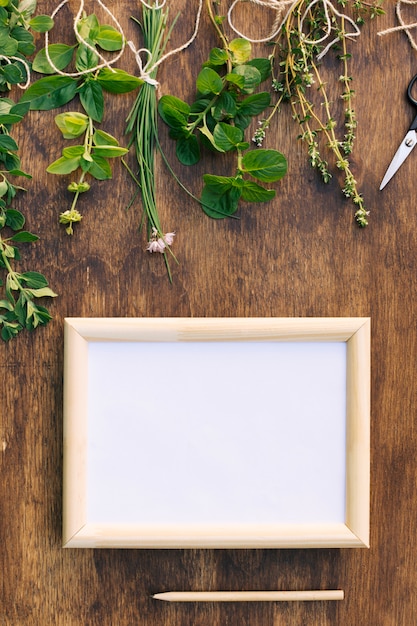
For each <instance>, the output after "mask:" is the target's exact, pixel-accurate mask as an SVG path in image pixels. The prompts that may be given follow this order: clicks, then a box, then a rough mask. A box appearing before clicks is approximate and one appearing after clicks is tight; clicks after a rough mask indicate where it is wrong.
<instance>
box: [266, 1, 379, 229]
mask: <svg viewBox="0 0 417 626" xmlns="http://www.w3.org/2000/svg"><path fill="white" fill-rule="evenodd" d="M338 3H339V4H340V5H342V6H343V7H350V9H351V11H352V12H353V14H354V16H355V22H354V23H355V27H357V28H358V27H359V25H361V24H363V22H364V19H365V17H366V16H370V17H371V18H373V17H375V16H377V15H380V14H381V13H383V11H382V8H381V0H376V1H375V2H372V3H369V4H368V3H366V2H363V0H353V1H349V0H338ZM329 10H330V9H329V7H328V8H327V9H326V10H324V9H323V6H322V5H321V3H318V2H315V1H314V0H299V1H298V2H296V3H295V4H294V5H293V6H292V8H291V11H290V12H289V13H288V15H287V17H286V20H285V22H284V23H283V25H282V28H281V30H280V32H279V34H278V36H277V38H276V41H275V44H274V47H273V52H272V54H271V57H270V58H271V61H272V63H273V79H272V88H273V90H274V91H275V92H276V93H277V94H278V99H277V101H276V103H275V105H274V107H273V109H272V111H271V112H270V114H269V115H268V117H267V118H266V119H265V120H264V121H263V123H262V124H261V126H260V128H259V130H258V135H257V136H255V138H254V139H255V140H256V139H257V138H261V139H262V138H263V136H265V134H266V130H267V128H268V126H269V125H270V123H271V120H272V118H273V117H274V115H275V114H276V113H278V112H279V111H280V110H281V105H282V104H283V103H284V102H288V103H289V104H290V107H291V110H292V115H293V118H294V120H295V121H296V122H297V123H298V124H299V125H300V127H301V132H300V134H299V139H301V140H302V141H304V142H305V143H306V145H307V153H308V157H309V162H310V165H311V166H312V167H313V168H315V169H317V170H318V172H319V173H320V175H321V177H322V179H323V181H324V182H325V183H328V182H329V181H330V180H331V178H332V173H331V166H330V165H329V162H328V160H327V158H326V156H325V154H326V153H327V152H328V153H329V156H332V159H333V163H334V165H335V167H336V168H337V169H338V170H340V171H341V173H342V176H343V183H342V192H343V194H344V195H345V196H346V197H347V198H350V199H351V200H352V202H353V204H354V205H355V207H356V211H355V220H356V222H357V224H358V225H359V226H360V227H365V226H367V225H368V215H369V211H367V210H366V207H365V202H364V199H363V196H362V194H361V193H360V192H359V190H358V185H357V181H356V179H355V176H354V174H353V171H352V167H351V164H350V155H351V154H352V151H353V147H354V141H355V138H356V137H355V132H356V127H357V120H356V114H355V110H354V105H353V99H354V96H355V92H354V89H353V88H352V82H353V77H352V76H351V75H350V74H349V61H350V59H351V54H350V52H349V50H348V42H349V40H350V38H351V37H352V36H353V35H354V36H356V35H357V34H359V30H358V31H357V32H355V33H352V32H350V30H349V29H348V26H347V23H346V21H347V16H346V15H344V14H342V13H340V12H339V11H334V12H333V13H332V14H331V17H329ZM306 24H307V25H308V29H309V30H308V33H306ZM348 24H349V25H350V26H351V25H352V24H353V21H352V20H351V19H350V18H348ZM326 34H327V35H328V36H329V37H330V40H331V44H332V45H331V46H330V48H329V50H330V49H333V50H335V52H336V55H337V58H338V59H339V61H340V63H341V73H340V75H339V77H338V81H337V83H338V84H339V85H340V89H339V90H338V91H339V93H338V97H340V98H341V99H342V101H343V107H344V119H343V122H342V124H341V125H340V124H339V123H338V121H337V119H336V114H335V111H337V109H338V107H337V104H336V102H337V99H338V98H337V97H336V94H335V92H334V82H331V83H327V82H326V80H325V79H324V69H323V65H322V59H323V58H324V55H325V54H327V52H328V51H329V50H328V49H327V48H325V46H324V43H323V42H324V39H325V35H326ZM326 45H327V46H329V44H327V41H326ZM276 71H277V73H275V72H276ZM337 83H336V84H337ZM340 128H342V130H340ZM258 145H259V141H258Z"/></svg>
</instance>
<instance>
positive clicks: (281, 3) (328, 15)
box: [227, 0, 417, 60]
mask: <svg viewBox="0 0 417 626" xmlns="http://www.w3.org/2000/svg"><path fill="white" fill-rule="evenodd" d="M245 1H246V0H233V2H232V4H231V6H230V8H229V10H228V12H227V21H228V24H229V26H230V28H231V29H232V30H233V31H234V32H235V33H236V34H237V35H239V37H243V38H244V39H247V40H248V41H250V42H251V43H264V42H268V41H271V40H273V39H275V38H276V37H277V36H278V35H279V33H280V31H281V29H282V27H283V26H284V25H285V23H286V21H287V19H288V17H289V16H290V15H291V12H292V11H293V10H294V9H295V7H296V6H297V5H298V4H300V0H249V1H250V2H253V4H258V5H260V6H264V7H267V8H269V9H272V10H274V11H276V13H277V15H276V18H275V20H274V23H273V26H272V31H271V32H270V34H269V35H267V36H266V37H264V38H261V39H251V38H250V37H248V36H247V35H245V34H243V33H241V32H240V31H239V30H238V29H237V28H236V26H235V25H234V24H233V19H232V13H233V11H234V9H235V7H236V5H237V4H239V3H240V2H245ZM415 1H416V2H417V0H415ZM316 5H322V7H323V11H324V16H325V24H326V26H325V29H324V34H323V36H322V37H321V38H320V39H310V38H309V37H308V36H307V35H306V34H305V33H303V29H304V25H305V21H306V18H307V16H308V13H309V12H310V11H311V9H312V8H313V7H314V6H316ZM282 16H284V17H282ZM334 16H336V17H339V18H343V19H344V20H345V22H348V23H349V24H350V25H351V26H352V32H350V33H346V35H345V37H347V38H353V37H358V36H359V35H360V30H359V27H358V25H357V24H356V23H355V22H354V20H353V19H352V18H351V17H349V16H348V15H345V14H344V13H340V11H338V10H337V9H336V7H335V6H334V4H332V2H331V1H330V0H313V2H311V3H310V4H309V6H308V7H307V8H306V10H305V12H304V13H303V15H302V16H301V19H300V22H299V34H300V39H301V40H302V41H303V43H306V44H314V45H315V44H319V43H324V42H326V41H327V40H328V39H329V38H330V37H331V33H332V30H333V28H332V17H334ZM338 41H339V37H335V38H334V39H332V40H331V41H329V42H327V44H326V46H325V48H324V49H323V50H322V51H321V52H320V54H319V55H317V59H318V60H320V59H322V58H323V57H324V56H325V55H326V54H327V52H328V51H329V50H330V48H331V47H332V46H333V44H335V43H337V42H338Z"/></svg>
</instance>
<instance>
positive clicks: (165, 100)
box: [158, 96, 190, 128]
mask: <svg viewBox="0 0 417 626" xmlns="http://www.w3.org/2000/svg"><path fill="white" fill-rule="evenodd" d="M158 113H159V115H160V116H161V118H162V119H163V121H164V122H165V124H167V125H168V126H169V127H170V128H185V127H186V126H187V123H188V115H189V113H190V107H189V105H188V104H187V103H186V102H183V101H182V100H180V99H179V98H176V97H175V96H162V98H161V99H160V100H159V103H158Z"/></svg>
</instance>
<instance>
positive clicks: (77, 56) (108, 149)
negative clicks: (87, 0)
mask: <svg viewBox="0 0 417 626" xmlns="http://www.w3.org/2000/svg"><path fill="white" fill-rule="evenodd" d="M66 1H67V0H65V1H64V2H62V3H61V4H60V5H59V6H58V7H57V9H56V10H55V12H54V13H53V17H55V15H56V13H57V12H58V10H59V9H60V8H62V6H63V5H64V4H65V3H66ZM100 4H101V5H102V6H103V7H104V5H103V4H102V3H100ZM81 9H82V4H81V7H80V11H79V14H78V15H77V16H76V18H75V21H74V35H75V42H74V43H73V44H71V45H69V44H63V43H52V44H49V38H48V37H46V43H47V45H46V46H45V47H44V48H42V49H41V50H40V51H39V52H38V53H37V55H36V56H35V58H34V61H33V70H35V71H36V72H38V73H40V74H45V75H46V76H45V77H43V78H40V79H39V80H37V81H36V82H34V83H33V84H32V85H31V86H30V87H29V88H28V89H27V90H26V92H25V93H24V94H23V96H22V98H21V99H20V103H26V104H27V105H28V106H29V107H30V109H31V110H41V111H46V110H52V109H55V108H59V107H61V106H63V105H64V104H67V103H69V102H71V101H73V100H75V99H79V102H80V104H81V107H82V109H83V111H77V110H75V111H68V112H64V113H59V114H58V115H57V116H56V118H55V122H56V125H57V127H58V129H59V130H60V131H61V133H62V137H63V138H64V139H68V140H77V139H79V138H82V141H81V142H80V141H78V142H77V143H73V142H72V143H71V145H69V146H68V147H65V148H63V150H62V154H61V156H60V157H59V158H58V159H56V160H55V161H54V162H53V163H51V164H50V165H49V167H48V168H47V172H49V173H51V174H56V175H62V176H67V175H69V174H72V173H75V172H79V174H78V177H77V178H74V179H73V180H72V181H71V182H70V183H69V184H68V186H67V189H68V191H70V192H71V193H73V194H74V196H73V200H72V202H71V206H70V208H69V209H68V210H65V211H63V212H62V213H61V214H60V222H61V223H62V224H64V225H65V227H66V232H67V233H68V234H69V235H72V234H73V225H74V224H75V223H76V222H79V221H81V219H82V215H81V213H80V211H79V210H78V208H77V203H78V200H79V197H80V194H82V193H85V192H87V191H88V190H89V189H90V183H89V182H88V180H87V178H88V177H89V178H90V180H91V179H96V180H109V179H111V178H112V169H111V165H110V159H112V158H115V157H120V156H122V155H124V154H126V152H127V148H124V147H122V146H120V145H119V141H118V140H117V139H116V138H115V137H113V136H112V135H111V134H110V133H108V132H106V131H104V130H102V129H101V128H99V127H98V124H100V123H101V122H102V121H103V118H104V109H105V106H104V105H105V98H104V94H105V92H108V93H111V94H122V93H127V92H130V91H133V90H134V89H136V88H138V87H139V86H140V85H141V84H142V82H143V81H142V80H141V79H139V78H137V77H136V76H132V75H130V74H128V73H127V72H125V71H124V70H121V69H116V68H113V67H111V64H112V63H115V61H117V59H118V58H120V56H121V54H122V52H123V50H124V47H125V40H124V37H123V35H122V33H121V32H120V30H119V29H118V28H115V27H114V26H112V25H110V24H101V23H100V22H99V20H98V18H97V16H96V15H95V14H90V15H87V14H86V13H85V11H82V10H81ZM112 18H113V16H112ZM114 52H117V53H118V55H117V57H116V58H114V59H113V60H112V61H111V62H110V61H108V60H107V59H106V58H105V57H104V56H103V53H114ZM68 67H73V71H70V70H68V69H67V68H68Z"/></svg>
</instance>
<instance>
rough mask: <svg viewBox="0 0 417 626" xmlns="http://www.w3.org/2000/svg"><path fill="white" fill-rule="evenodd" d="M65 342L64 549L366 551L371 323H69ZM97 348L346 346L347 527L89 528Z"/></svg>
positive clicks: (104, 320) (298, 320)
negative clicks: (90, 398)
mask: <svg viewBox="0 0 417 626" xmlns="http://www.w3.org/2000/svg"><path fill="white" fill-rule="evenodd" d="M64 335H65V359H64V494H63V545H64V547H67V548H72V547H74V548H76V547H78V548H83V547H85V548H111V547H114V548H198V547H200V548H322V547H339V548H340V547H369V499H370V319H369V318H365V317H352V318H67V319H66V320H65V331H64ZM94 341H101V342H103V341H128V342H129V341H152V342H155V341H169V342H177V341H304V342H305V341H317V342H322V341H333V342H335V341H336V342H339V341H340V342H346V344H347V351H346V352H347V383H346V392H347V394H346V395H347V416H346V519H345V523H340V524H319V525H316V524H314V525H312V524H298V525H292V524H291V525H288V524H286V525H282V524H280V525H262V524H260V525H244V526H242V527H235V526H233V527H232V528H227V527H224V526H222V527H218V528H217V527H216V528H214V527H212V526H208V527H206V528H201V527H200V526H199V527H198V528H194V527H193V526H192V525H190V526H181V527H178V528H177V527H175V528H173V527H171V526H163V527H155V526H152V527H149V526H146V527H144V526H136V525H119V524H117V525H114V524H112V525H110V524H91V523H88V520H87V518H86V504H87V493H86V488H85V487H86V444H87V389H88V378H87V367H88V344H89V343H90V342H94Z"/></svg>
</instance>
